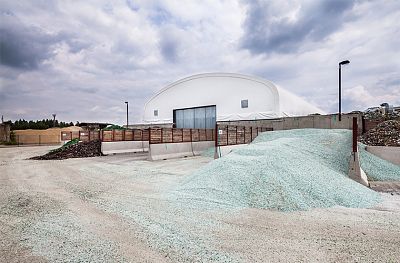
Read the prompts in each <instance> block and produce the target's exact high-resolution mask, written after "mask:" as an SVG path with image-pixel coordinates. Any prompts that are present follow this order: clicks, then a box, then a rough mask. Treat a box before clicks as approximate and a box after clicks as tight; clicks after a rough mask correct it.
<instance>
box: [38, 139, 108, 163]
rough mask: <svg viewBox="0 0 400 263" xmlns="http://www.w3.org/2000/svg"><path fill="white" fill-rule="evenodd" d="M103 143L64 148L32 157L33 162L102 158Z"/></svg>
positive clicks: (82, 143) (79, 144)
mask: <svg viewBox="0 0 400 263" xmlns="http://www.w3.org/2000/svg"><path fill="white" fill-rule="evenodd" d="M101 155H103V154H102V153H101V142H100V141H91V142H79V143H75V144H71V145H68V146H66V147H65V146H62V147H60V148H58V149H55V150H53V151H50V152H49V153H47V154H45V155H42V156H35V157H32V158H31V159H32V160H62V159H68V158H83V157H95V156H101Z"/></svg>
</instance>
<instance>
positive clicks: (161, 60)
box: [0, 0, 400, 123]
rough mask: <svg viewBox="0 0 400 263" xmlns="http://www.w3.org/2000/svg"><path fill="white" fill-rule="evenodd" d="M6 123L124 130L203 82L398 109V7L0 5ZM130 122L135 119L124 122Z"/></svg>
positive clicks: (215, 0)
mask: <svg viewBox="0 0 400 263" xmlns="http://www.w3.org/2000/svg"><path fill="white" fill-rule="evenodd" d="M0 36H1V65H0V114H1V115H4V117H5V119H12V120H15V119H19V118H25V119H43V118H51V114H52V113H57V116H58V119H60V120H63V121H73V122H76V121H77V120H79V121H105V122H115V123H123V122H124V119H125V105H124V101H129V103H130V112H131V115H132V119H134V121H140V120H141V118H142V109H143V105H144V103H145V101H146V100H147V99H149V98H150V97H151V96H152V95H153V94H154V93H155V92H156V91H158V90H159V89H161V88H163V87H164V86H165V85H167V84H169V83H171V82H173V81H176V80H178V79H180V78H183V77H186V76H189V75H192V74H197V73H205V72H234V73H243V74H250V75H255V76H259V77H262V78H265V79H268V80H271V81H273V82H275V83H276V84H278V85H280V86H282V87H283V88H285V89H287V90H289V91H291V92H293V93H295V94H297V95H299V96H301V97H303V98H305V99H306V100H308V101H309V102H311V103H313V104H315V105H317V106H319V107H320V108H322V109H323V110H325V111H326V112H335V111H337V87H338V82H337V67H338V62H339V61H341V60H344V59H349V60H350V61H351V63H350V65H347V66H346V67H345V68H343V71H342V72H343V74H342V76H343V90H344V91H343V97H344V98H345V99H344V101H343V102H344V110H345V111H351V110H364V109H365V108H367V107H370V106H376V105H378V104H380V103H382V102H389V103H390V104H395V105H400V1H397V0H387V1H384V0H381V1H379V0H377V1H374V0H372V1H351V0H314V1H309V0H292V1H285V0H276V1H272V0H271V1H256V0H254V1H250V0H249V1H242V0H204V1H190V0H188V1H180V0H171V1H161V0H160V1H156V0H143V1H142V0H127V1H102V0H85V1H67V0H65V1H50V0H36V1H29V0H26V1H18V0H2V1H1V3H0ZM133 116H134V117H133Z"/></svg>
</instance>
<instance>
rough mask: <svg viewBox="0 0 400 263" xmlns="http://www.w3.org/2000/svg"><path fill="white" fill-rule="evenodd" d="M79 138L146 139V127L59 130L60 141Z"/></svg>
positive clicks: (92, 139)
mask: <svg viewBox="0 0 400 263" xmlns="http://www.w3.org/2000/svg"><path fill="white" fill-rule="evenodd" d="M73 139H79V140H80V141H83V142H88V141H95V140H100V141H103V142H116V141H148V140H149V130H148V129H144V130H141V129H132V130H131V129H129V130H101V131H77V132H61V140H62V141H70V140H73Z"/></svg>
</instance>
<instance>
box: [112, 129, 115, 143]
mask: <svg viewBox="0 0 400 263" xmlns="http://www.w3.org/2000/svg"><path fill="white" fill-rule="evenodd" d="M111 134H112V140H111V141H114V139H115V130H112V133H111Z"/></svg>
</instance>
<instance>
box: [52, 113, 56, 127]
mask: <svg viewBox="0 0 400 263" xmlns="http://www.w3.org/2000/svg"><path fill="white" fill-rule="evenodd" d="M52 115H53V128H54V127H56V114H55V113H53V114H52Z"/></svg>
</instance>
